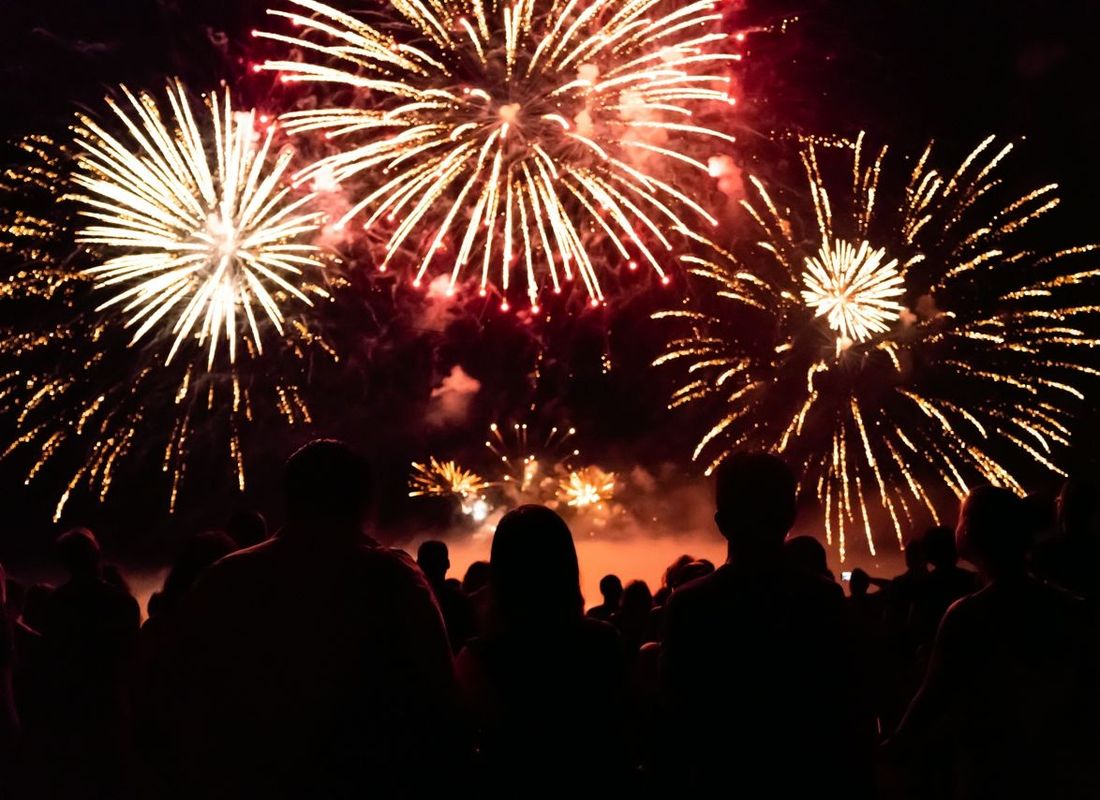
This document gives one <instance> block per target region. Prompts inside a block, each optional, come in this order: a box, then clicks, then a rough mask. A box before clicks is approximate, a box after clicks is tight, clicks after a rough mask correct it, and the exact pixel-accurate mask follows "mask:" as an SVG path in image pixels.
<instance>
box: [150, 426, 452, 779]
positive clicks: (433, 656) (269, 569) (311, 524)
mask: <svg viewBox="0 0 1100 800" xmlns="http://www.w3.org/2000/svg"><path fill="white" fill-rule="evenodd" d="M371 488H372V486H371V478H370V474H369V471H368V469H367V466H366V463H365V461H364V460H363V459H362V458H361V457H360V456H358V455H356V454H355V453H354V452H352V451H351V450H350V449H349V448H348V447H347V446H346V445H344V444H342V443H339V442H335V441H326V440H322V441H315V442H312V443H311V444H308V445H306V446H305V447H303V448H301V449H300V450H298V451H297V452H296V453H295V454H294V455H293V456H291V457H290V459H289V460H288V461H287V464H286V470H285V477H284V483H283V492H284V501H285V508H286V519H287V524H286V526H285V527H284V528H283V529H281V530H280V531H279V532H278V534H276V535H275V536H274V537H273V538H271V539H269V540H268V541H266V542H263V543H261V544H259V545H256V546H254V547H251V548H248V549H246V550H242V551H239V552H236V553H233V554H231V555H229V556H227V557H226V558H223V559H222V560H221V561H219V562H218V563H217V564H215V565H214V566H212V567H210V568H209V569H207V570H206V571H205V572H204V573H203V574H202V576H201V577H200V578H199V580H198V582H197V583H196V584H195V585H194V587H192V589H191V591H190V592H189V593H188V594H187V596H186V598H185V600H184V604H183V608H182V609H181V615H180V616H181V619H180V628H181V634H180V637H179V639H178V642H177V643H176V645H175V646H174V647H173V648H172V649H171V651H170V652H171V656H172V657H171V658H170V659H168V663H171V664H173V665H174V670H175V674H174V675H173V680H172V681H170V682H169V685H168V687H167V688H168V691H166V692H165V693H164V695H163V696H162V697H161V698H160V699H159V702H160V707H159V708H158V712H159V713H161V714H163V715H164V716H165V717H166V718H168V719H173V720H175V725H174V726H172V727H173V730H174V734H175V739H174V741H173V742H172V745H174V748H175V751H176V758H175V760H174V764H173V763H172V762H169V763H168V764H167V767H168V768H171V767H172V766H174V767H175V771H174V772H171V771H170V772H169V773H168V776H167V777H168V780H167V781H166V784H167V785H166V786H165V787H164V790H163V791H165V792H167V791H169V790H172V791H174V792H175V793H176V794H177V795H178V796H181V797H188V798H209V797H216V798H223V797H224V798H233V797H265V798H304V797H318V798H343V797H362V796H366V795H370V796H375V797H393V796H422V795H424V794H426V793H429V792H432V791H435V790H436V789H437V788H438V786H439V784H440V783H441V782H442V781H444V780H445V779H446V777H447V775H448V773H449V772H450V769H449V766H448V765H449V764H450V761H448V759H449V758H450V755H449V753H450V750H449V747H450V743H451V734H452V732H453V725H452V720H453V713H454V706H453V701H454V694H453V692H454V683H453V672H452V663H451V653H450V648H449V646H448V643H447V637H446V631H445V630H444V627H443V620H442V617H441V616H440V613H439V608H438V606H437V605H436V603H435V600H434V598H433V596H432V592H431V588H430V587H429V586H428V584H427V582H426V580H425V579H424V577H423V575H422V574H421V572H420V570H418V569H417V568H416V566H415V565H414V564H413V563H412V561H411V560H410V559H409V558H408V557H407V556H406V555H404V554H403V553H399V552H397V551H393V550H389V549H386V548H382V547H379V546H378V545H377V544H376V543H374V542H373V541H372V540H371V539H370V538H369V537H367V536H366V534H365V533H364V531H363V525H364V520H365V518H366V515H367V512H368V510H369V506H370V499H371ZM425 765H431V768H430V769H425Z"/></svg>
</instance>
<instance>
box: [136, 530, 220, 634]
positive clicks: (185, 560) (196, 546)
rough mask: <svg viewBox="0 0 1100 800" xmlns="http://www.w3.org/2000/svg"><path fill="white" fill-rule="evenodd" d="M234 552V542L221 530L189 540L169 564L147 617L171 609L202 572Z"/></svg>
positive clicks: (150, 600)
mask: <svg viewBox="0 0 1100 800" xmlns="http://www.w3.org/2000/svg"><path fill="white" fill-rule="evenodd" d="M236 549H238V548H237V542H236V541H235V540H234V539H233V538H232V537H230V536H229V534H227V533H223V532H221V531H206V532H204V533H200V534H199V535H198V536H194V537H192V538H190V539H188V540H187V541H186V542H185V543H184V545H183V547H182V548H181V549H180V552H179V555H178V556H176V560H175V561H174V562H172V568H171V569H170V570H169V571H168V577H167V578H165V579H164V588H163V589H161V591H160V592H159V593H158V595H157V601H156V603H154V602H153V599H152V598H149V614H150V616H151V615H152V614H153V611H154V610H155V611H156V612H157V613H160V612H162V611H166V610H168V609H169V608H174V607H175V606H176V604H178V603H179V601H180V599H181V598H182V597H183V595H184V593H185V592H186V591H187V590H188V589H189V588H190V587H191V585H192V584H194V582H195V581H196V580H198V577H199V575H201V574H202V571H203V570H204V569H206V568H207V567H209V566H210V565H211V564H213V563H214V562H215V561H217V560H219V559H221V558H223V557H225V556H227V555H229V554H230V553H232V552H233V551H234V550H236Z"/></svg>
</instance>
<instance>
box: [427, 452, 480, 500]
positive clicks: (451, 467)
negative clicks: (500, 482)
mask: <svg viewBox="0 0 1100 800" xmlns="http://www.w3.org/2000/svg"><path fill="white" fill-rule="evenodd" d="M412 470H413V471H412V475H411V476H410V477H409V497H424V496H426V495H437V496H447V495H454V496H455V497H459V498H462V499H463V500H472V499H476V498H478V497H480V496H481V495H482V494H484V492H485V490H486V489H488V488H489V484H488V482H486V480H485V479H484V478H482V477H481V476H480V475H478V474H477V473H476V472H473V471H472V470H468V469H464V468H463V467H461V466H459V465H458V464H456V463H455V462H454V461H438V460H436V458H435V456H432V457H430V458H429V460H428V463H427V464H419V463H417V462H415V461H414V462H413V463H412Z"/></svg>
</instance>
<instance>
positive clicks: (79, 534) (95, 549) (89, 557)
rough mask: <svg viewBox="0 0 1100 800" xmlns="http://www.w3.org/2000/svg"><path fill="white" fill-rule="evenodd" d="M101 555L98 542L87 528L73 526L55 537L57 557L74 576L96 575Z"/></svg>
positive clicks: (88, 576) (86, 576)
mask: <svg viewBox="0 0 1100 800" xmlns="http://www.w3.org/2000/svg"><path fill="white" fill-rule="evenodd" d="M101 557H102V553H101V552H100V549H99V542H98V541H97V540H96V538H95V534H94V533H92V532H91V531H90V530H88V529H87V528H73V529H72V530H71V531H66V532H65V533H63V534H61V535H60V536H59V537H57V559H58V561H60V562H61V566H63V567H64V568H65V569H66V570H67V571H68V573H69V574H70V575H72V576H73V577H74V578H90V577H95V576H98V575H99V567H100V559H101Z"/></svg>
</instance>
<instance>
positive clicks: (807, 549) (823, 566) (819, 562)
mask: <svg viewBox="0 0 1100 800" xmlns="http://www.w3.org/2000/svg"><path fill="white" fill-rule="evenodd" d="M783 557H784V558H785V559H786V562H787V565H788V566H789V567H791V568H793V569H796V570H798V571H799V572H802V573H805V574H807V575H824V574H825V573H826V572H828V570H829V554H828V553H826V552H825V545H823V544H822V543H821V542H819V541H818V540H817V539H815V538H814V537H813V536H792V537H791V538H790V539H788V540H787V541H785V542H783Z"/></svg>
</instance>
